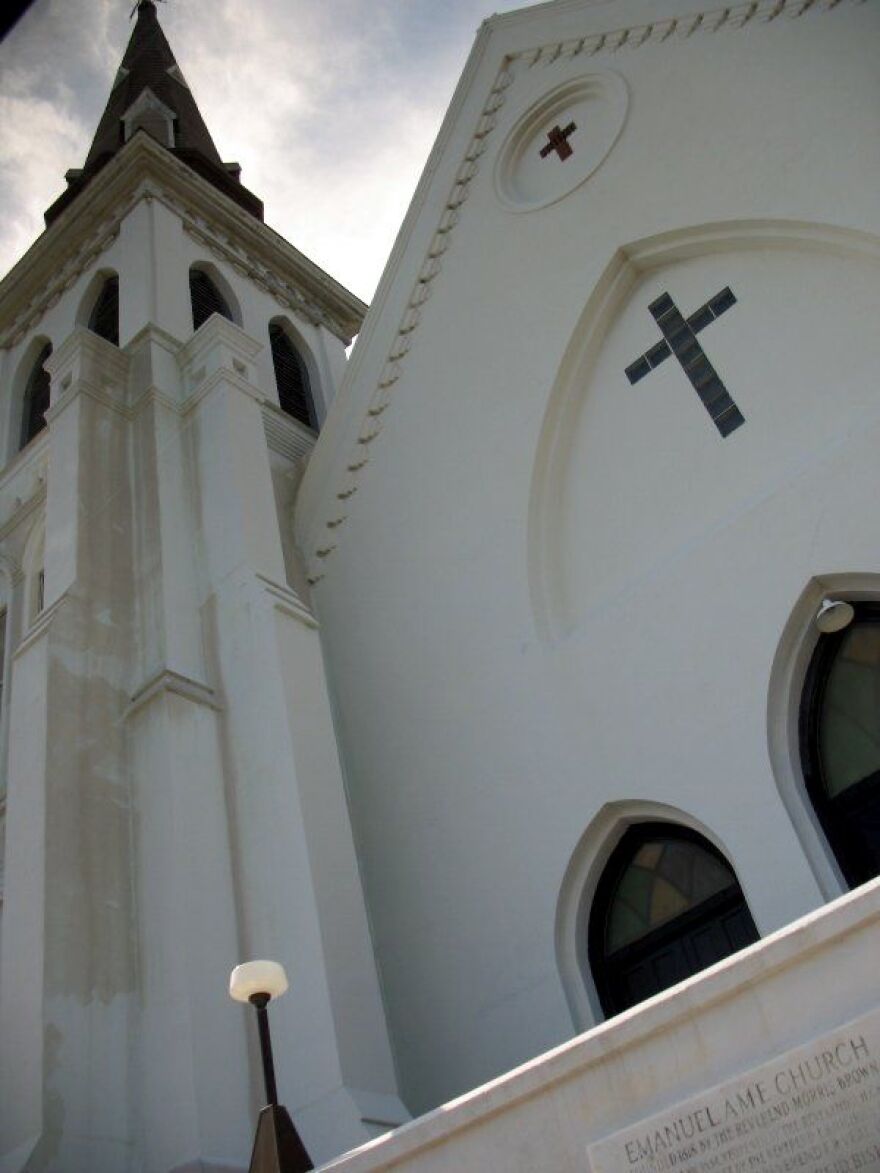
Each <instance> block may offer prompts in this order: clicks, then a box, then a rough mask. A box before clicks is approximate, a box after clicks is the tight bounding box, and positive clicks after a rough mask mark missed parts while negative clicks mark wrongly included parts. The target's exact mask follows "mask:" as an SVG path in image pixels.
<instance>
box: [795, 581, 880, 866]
mask: <svg viewBox="0 0 880 1173" xmlns="http://www.w3.org/2000/svg"><path fill="white" fill-rule="evenodd" d="M853 606H854V617H853V621H852V623H850V625H849V626H848V627H845V628H844V629H843V630H842V631H837V632H834V633H833V634H831V635H822V636H820V637H819V642H818V644H817V645H816V650H815V652H814V653H813V658H812V660H811V661H810V666H809V668H808V669H807V676H806V682H805V685H804V693H803V700H802V702H801V718H800V732H801V757H802V762H803V768H804V778H805V780H806V784H807V793H808V794H809V796H810V799H811V800H812V803H813V807H814V809H815V811H816V814H817V815H818V817H819V821H820V823H821V824H822V828H823V830H824V831H825V834H826V836H827V838H828V842H829V844H830V845H831V849H832V851H833V852H834V854H835V856H836V857H837V862H838V864H839V865H840V870H841V871H842V872H843V875H844V878H845V879H846V882H847V883H848V884H849V885H850V887H851V888H854V887H856V886H857V885H858V884H864V883H865V881H866V880H870V879H873V877H874V876H876V875H878V874H880V604H877V603H855V604H853Z"/></svg>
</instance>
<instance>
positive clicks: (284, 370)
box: [269, 322, 318, 429]
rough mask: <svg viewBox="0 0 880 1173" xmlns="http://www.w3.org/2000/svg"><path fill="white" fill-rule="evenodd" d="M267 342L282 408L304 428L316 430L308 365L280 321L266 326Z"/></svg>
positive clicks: (316, 421)
mask: <svg viewBox="0 0 880 1173" xmlns="http://www.w3.org/2000/svg"><path fill="white" fill-rule="evenodd" d="M269 345H270V347H271V350H272V366H273V368H274V371H275V385H276V387H277V388H278V403H279V406H280V407H281V410H282V411H284V412H286V413H287V414H288V415H291V416H293V418H294V419H297V420H299V422H300V423H302V424H305V425H306V426H307V427H310V428H316V429H317V426H318V420H317V416H316V414H315V403H314V399H313V397H312V390H311V385H310V380H309V371H308V367H307V366H306V362H305V359H304V358H303V356H302V355H301V354H300V352H299V350H298V348H297V347H296V345H295V344H294V342H293V340H292V339H291V337H290V334H289V333H288V331H287V330H285V328H284V326H283V325H282V324H281V323H280V322H272V323H270V325H269Z"/></svg>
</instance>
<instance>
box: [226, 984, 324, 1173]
mask: <svg viewBox="0 0 880 1173" xmlns="http://www.w3.org/2000/svg"><path fill="white" fill-rule="evenodd" d="M286 990H287V974H286V973H285V972H284V966H283V965H279V963H278V962H277V961H246V962H245V963H244V964H243V965H237V966H236V967H235V969H234V970H233V971H232V973H231V974H230V975H229V996H230V997H231V998H234V999H235V1001H236V1002H245V1003H248V1002H249V1003H250V1004H251V1005H252V1006H254V1007H255V1008H256V1011H257V1029H258V1031H259V1034H260V1055H261V1058H262V1061H263V1082H264V1083H265V1085H266V1107H265V1108H263V1110H262V1111H261V1112H260V1117H259V1120H258V1121H257V1133H256V1136H255V1137H254V1147H253V1152H252V1153H251V1163H250V1166H249V1173H308V1171H309V1170H310V1169H314V1165H313V1164H312V1162H311V1159H310V1158H309V1154H308V1152H307V1151H306V1148H305V1145H304V1144H303V1142H302V1141H301V1140H300V1137H299V1133H298V1132H297V1131H296V1128H295V1126H294V1123H293V1121H292V1120H291V1119H290V1114H289V1113H288V1111H287V1109H286V1108H285V1107H284V1106H283V1105H281V1104H279V1103H278V1090H277V1088H276V1086H275V1064H274V1063H273V1061H272V1039H271V1036H270V1034H269V1015H268V1013H267V1011H266V1007H267V1006H268V1005H269V1003H270V1002H271V1001H272V999H273V998H280V997H281V995H282V994H283V993H284V992H285V991H286Z"/></svg>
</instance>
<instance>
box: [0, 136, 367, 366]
mask: <svg viewBox="0 0 880 1173" xmlns="http://www.w3.org/2000/svg"><path fill="white" fill-rule="evenodd" d="M151 199H157V200H160V201H162V202H164V203H166V204H167V205H168V206H169V207H170V208H172V209H173V210H174V211H175V212H176V213H177V214H178V215H179V216H180V217H181V218H182V220H183V223H184V228H185V230H186V231H188V232H189V233H190V234H191V235H193V236H195V237H196V238H198V239H200V240H201V241H202V242H203V243H204V244H205V245H206V246H207V247H208V248H209V249H210V250H211V251H212V252H213V253H215V254H216V255H218V256H221V257H222V258H223V259H224V260H226V261H228V262H229V263H230V264H232V265H233V267H234V268H235V269H236V271H237V272H239V273H240V274H241V275H242V276H244V277H246V278H248V279H249V280H252V281H254V282H255V283H256V284H258V285H259V286H260V287H261V288H263V289H265V290H266V291H267V292H268V293H270V294H271V295H272V296H273V297H275V299H276V300H277V301H278V302H279V304H280V305H281V306H282V307H284V308H288V309H290V310H291V311H292V312H293V313H295V314H299V315H301V316H303V317H304V318H306V319H307V320H309V321H312V322H316V323H320V324H322V325H324V326H326V327H327V328H328V329H329V330H331V331H332V332H333V333H334V334H335V335H336V336H337V337H339V338H341V339H342V340H344V341H345V342H346V343H347V342H348V341H350V340H351V338H352V337H353V336H354V334H356V333H357V331H358V330H359V329H360V325H361V321H362V320H363V317H364V314H365V313H366V311H367V307H366V305H365V304H364V303H363V302H362V301H361V300H360V299H359V298H357V297H355V295H354V294H353V293H350V292H349V291H348V290H347V289H346V288H345V287H344V286H343V285H341V284H340V283H339V282H338V281H335V280H334V279H333V278H332V277H331V276H330V275H329V274H328V273H325V272H324V270H323V269H321V268H320V267H319V266H318V265H316V264H314V263H313V262H312V261H310V260H309V259H308V257H306V256H305V255H304V254H303V253H301V252H300V251H299V250H298V249H297V248H295V247H294V246H293V245H292V244H289V243H288V242H287V241H286V240H285V239H284V238H283V237H282V236H280V235H279V234H278V233H277V232H275V231H273V230H272V229H271V228H268V227H267V226H266V225H265V224H263V223H262V222H261V221H259V220H257V219H255V217H253V216H252V215H250V214H249V213H248V212H246V211H245V210H244V209H242V208H241V207H239V206H238V205H237V204H236V203H235V202H234V201H233V200H231V199H229V198H227V197H226V196H224V195H223V193H222V192H219V191H218V190H217V188H216V187H215V186H213V185H212V184H210V183H209V182H207V181H206V180H204V179H202V177H201V176H200V175H198V174H197V173H196V172H195V171H194V170H193V169H192V168H191V167H189V166H187V165H186V164H185V163H184V162H182V161H181V160H179V159H177V158H176V157H175V156H174V155H172V154H170V153H169V152H168V151H167V150H166V149H165V148H163V147H162V146H160V145H159V144H158V143H156V142H155V141H154V140H153V139H152V138H151V137H150V136H149V135H148V134H146V133H143V132H138V133H136V134H135V135H134V137H133V138H131V139H130V140H129V142H127V143H126V144H125V145H124V147H122V148H121V150H120V151H119V152H118V153H117V154H116V155H115V156H114V157H113V158H112V159H111V160H110V161H109V162H108V163H107V164H106V166H105V167H103V168H102V170H101V171H100V173H99V174H97V175H96V176H95V177H94V178H93V179H92V181H91V183H90V184H89V185H88V187H87V188H86V189H85V190H83V191H82V192H81V193H80V195H79V196H78V198H77V199H76V201H75V202H74V203H73V204H71V205H70V206H69V207H68V208H65V209H64V211H63V212H62V213H61V214H60V215H59V216H58V218H57V219H56V220H54V221H53V222H52V224H51V225H50V226H49V227H48V228H47V229H46V231H45V232H44V233H43V234H42V235H41V236H40V237H38V239H37V240H36V241H35V242H34V244H33V245H32V246H31V247H30V248H29V249H28V251H27V252H26V253H25V254H24V256H23V257H22V258H21V260H20V261H18V263H17V264H16V265H15V266H14V267H13V268H12V269H11V270H10V271H9V273H8V274H7V276H6V277H5V278H4V279H3V281H2V282H0V347H2V348H7V349H8V348H9V347H11V346H14V345H16V343H17V342H18V341H19V340H20V339H21V338H22V337H23V336H24V334H25V333H26V332H27V331H29V330H31V329H33V328H34V327H35V326H36V324H37V323H38V321H39V320H40V318H42V316H43V314H44V313H45V312H46V310H48V309H50V308H51V307H52V306H53V305H54V304H55V303H56V302H57V301H58V299H59V298H60V297H61V295H62V294H63V293H64V292H65V290H67V289H69V288H70V287H71V286H72V285H73V283H74V282H75V281H76V280H77V279H78V278H79V276H80V275H81V274H82V273H83V272H85V271H86V270H87V269H89V268H90V267H91V266H92V265H93V264H94V263H95V261H96V259H97V257H98V256H99V255H100V253H101V252H103V251H104V250H105V249H106V248H107V247H109V245H110V244H111V243H112V241H113V240H114V239H115V238H116V235H117V234H118V232H119V225H120V223H121V221H122V220H123V219H124V218H125V216H126V215H128V213H129V212H130V211H131V209H132V208H133V207H134V206H135V204H137V203H139V202H140V201H141V200H151Z"/></svg>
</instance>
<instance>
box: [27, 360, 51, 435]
mask: <svg viewBox="0 0 880 1173" xmlns="http://www.w3.org/2000/svg"><path fill="white" fill-rule="evenodd" d="M51 353H52V344H51V342H47V343H46V345H45V346H44V347H43V349H42V350H41V351H40V353H39V355H38V356H37V361H36V362H35V363H34V368H33V371H32V372H31V376H30V378H29V379H28V382H27V387H26V388H25V392H24V400H23V403H22V412H21V447H22V448H24V446H25V445H26V444H29V443H30V442H31V440H33V438H34V436H36V435H37V433H38V432H42V430H43V428H45V426H46V412H47V411H48V410H49V387H50V379H49V372H48V371H47V370H46V369H45V367H44V366H43V364H44V363H45V362H46V360H47V359H48V357H49V355H50V354H51Z"/></svg>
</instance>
